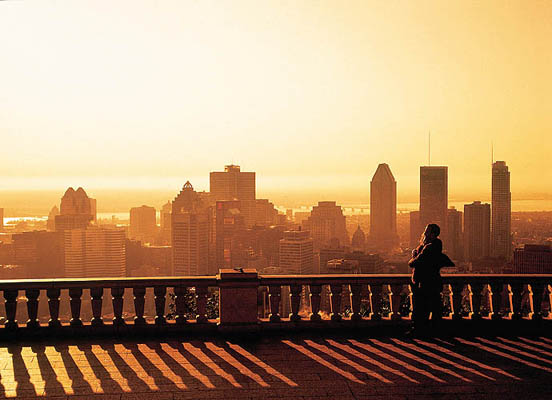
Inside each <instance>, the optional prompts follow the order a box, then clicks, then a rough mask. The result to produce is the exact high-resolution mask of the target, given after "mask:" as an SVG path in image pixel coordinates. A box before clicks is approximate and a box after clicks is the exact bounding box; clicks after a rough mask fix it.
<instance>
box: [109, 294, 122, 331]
mask: <svg viewBox="0 0 552 400" xmlns="http://www.w3.org/2000/svg"><path fill="white" fill-rule="evenodd" d="M124 293H125V288H122V287H114V288H111V301H112V304H113V326H122V325H124V324H125V320H124V319H123V295H124Z"/></svg>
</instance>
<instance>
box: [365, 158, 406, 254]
mask: <svg viewBox="0 0 552 400" xmlns="http://www.w3.org/2000/svg"><path fill="white" fill-rule="evenodd" d="M398 242H399V237H398V235H397V182H396V181H395V178H394V177H393V174H392V173H391V169H390V168H389V165H387V164H380V165H378V168H377V169H376V172H375V174H374V177H373V178H372V181H371V182H370V244H371V245H372V246H374V247H378V248H381V249H390V248H392V247H393V246H395V245H397V244H398Z"/></svg>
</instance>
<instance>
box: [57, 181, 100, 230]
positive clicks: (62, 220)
mask: <svg viewBox="0 0 552 400" xmlns="http://www.w3.org/2000/svg"><path fill="white" fill-rule="evenodd" d="M93 219H94V216H93V215H92V207H91V204H90V198H89V197H88V195H87V194H86V192H85V191H84V189H83V188H81V187H80V188H78V189H77V190H76V191H75V190H74V189H73V188H72V187H70V188H69V189H67V191H66V192H65V194H64V195H63V197H62V198H61V204H60V213H59V215H57V216H55V222H56V223H55V225H56V226H55V227H56V231H60V232H61V231H66V230H71V229H85V228H86V227H87V226H88V225H90V221H92V220H93Z"/></svg>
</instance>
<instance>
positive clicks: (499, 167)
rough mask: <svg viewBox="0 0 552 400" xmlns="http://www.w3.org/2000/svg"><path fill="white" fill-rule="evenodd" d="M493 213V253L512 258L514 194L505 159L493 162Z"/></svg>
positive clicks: (493, 254) (497, 255) (508, 258)
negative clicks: (511, 189)
mask: <svg viewBox="0 0 552 400" xmlns="http://www.w3.org/2000/svg"><path fill="white" fill-rule="evenodd" d="M491 204H492V214H491V224H492V225H491V254H492V256H493V257H500V258H503V259H505V260H510V259H511V257H512V240H511V231H512V227H511V225H512V222H511V213H512V194H511V193H510V172H509V171H508V166H507V165H506V163H505V162H504V161H497V162H495V163H494V164H493V178H492V199H491Z"/></svg>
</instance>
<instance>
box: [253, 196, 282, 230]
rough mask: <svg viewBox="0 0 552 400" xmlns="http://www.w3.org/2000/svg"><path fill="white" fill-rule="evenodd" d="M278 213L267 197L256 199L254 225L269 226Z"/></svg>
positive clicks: (274, 220)
mask: <svg viewBox="0 0 552 400" xmlns="http://www.w3.org/2000/svg"><path fill="white" fill-rule="evenodd" d="M277 215H278V210H276V208H274V204H272V203H271V202H270V201H268V200H267V199H257V200H256V214H255V225H257V226H271V225H274V224H275V223H276V216H277Z"/></svg>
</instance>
